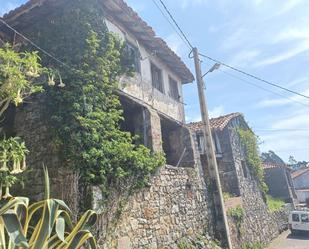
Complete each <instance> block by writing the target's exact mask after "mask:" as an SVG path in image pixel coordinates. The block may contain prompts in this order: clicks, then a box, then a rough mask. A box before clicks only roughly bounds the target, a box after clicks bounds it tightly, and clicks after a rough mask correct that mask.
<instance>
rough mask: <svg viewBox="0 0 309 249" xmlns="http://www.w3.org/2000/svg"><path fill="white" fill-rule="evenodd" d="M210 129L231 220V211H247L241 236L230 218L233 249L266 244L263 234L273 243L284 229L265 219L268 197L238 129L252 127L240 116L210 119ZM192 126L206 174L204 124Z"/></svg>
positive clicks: (267, 214) (234, 114) (233, 114)
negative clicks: (250, 163) (248, 157)
mask: <svg viewBox="0 0 309 249" xmlns="http://www.w3.org/2000/svg"><path fill="white" fill-rule="evenodd" d="M210 126H211V130H212V138H213V143H214V147H215V152H216V158H217V164H218V169H219V175H220V180H221V185H222V190H223V192H224V196H225V200H224V203H225V208H226V210H227V214H228V217H229V210H233V209H235V208H242V210H243V211H244V220H243V222H242V227H241V231H242V232H241V233H240V232H239V231H238V232H237V224H236V223H235V220H233V219H229V229H230V231H231V234H232V244H233V245H234V246H235V247H234V248H241V246H242V245H244V244H247V243H262V242H263V243H265V239H264V240H263V241H262V240H260V238H261V235H260V232H262V233H263V236H266V238H267V239H266V240H271V239H272V238H274V237H275V236H276V234H278V231H279V230H280V229H282V228H281V227H280V226H279V225H277V224H276V222H273V221H272V222H271V224H270V223H269V222H268V219H267V218H265V217H269V216H270V214H269V211H268V207H267V204H266V201H265V196H264V195H263V194H262V189H261V187H260V184H259V182H258V179H257V177H256V176H255V174H254V172H253V170H252V169H251V167H250V165H248V163H247V158H246V151H245V148H244V146H243V144H242V142H241V138H240V135H239V132H238V130H239V129H243V130H250V127H249V126H248V124H247V122H246V120H245V118H244V116H243V115H242V114H241V113H231V114H228V115H225V116H221V117H218V118H213V119H211V120H210ZM189 127H190V129H191V130H192V131H193V133H194V135H195V141H196V146H197V147H198V150H199V152H200V158H201V163H202V167H204V168H205V172H207V169H208V163H207V156H206V151H205V149H204V143H205V139H204V135H203V124H202V122H196V123H191V124H189ZM274 220H276V219H274ZM235 231H236V232H235ZM266 233H267V235H266ZM236 245H237V246H238V247H237V246H236Z"/></svg>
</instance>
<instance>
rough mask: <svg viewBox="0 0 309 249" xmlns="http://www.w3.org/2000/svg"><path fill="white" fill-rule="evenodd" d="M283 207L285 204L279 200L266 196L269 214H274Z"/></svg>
mask: <svg viewBox="0 0 309 249" xmlns="http://www.w3.org/2000/svg"><path fill="white" fill-rule="evenodd" d="M284 205H285V202H284V201H283V200H281V199H279V198H273V197H272V196H270V195H267V206H268V210H269V211H270V212H276V211H279V210H281V209H282V208H283V207H284Z"/></svg>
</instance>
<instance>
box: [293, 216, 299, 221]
mask: <svg viewBox="0 0 309 249" xmlns="http://www.w3.org/2000/svg"><path fill="white" fill-rule="evenodd" d="M292 221H295V222H299V215H298V214H292Z"/></svg>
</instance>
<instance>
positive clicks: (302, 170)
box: [292, 168, 309, 179]
mask: <svg viewBox="0 0 309 249" xmlns="http://www.w3.org/2000/svg"><path fill="white" fill-rule="evenodd" d="M307 172H309V168H304V169H300V170H297V171H294V172H292V178H293V179H294V178H297V177H299V176H301V175H303V174H305V173H307Z"/></svg>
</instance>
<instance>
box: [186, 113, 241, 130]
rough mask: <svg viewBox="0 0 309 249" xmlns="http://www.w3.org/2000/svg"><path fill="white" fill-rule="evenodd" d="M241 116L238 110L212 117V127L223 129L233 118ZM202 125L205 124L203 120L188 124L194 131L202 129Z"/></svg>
mask: <svg viewBox="0 0 309 249" xmlns="http://www.w3.org/2000/svg"><path fill="white" fill-rule="evenodd" d="M239 116H242V114H241V113H238V112H236V113H230V114H227V115H224V116H221V117H218V118H212V119H210V126H211V129H213V130H223V129H224V128H225V127H226V126H227V125H228V123H229V122H230V121H231V120H232V119H233V118H236V117H239ZM202 125H203V124H202V122H201V121H200V122H192V123H189V124H188V126H189V128H190V129H191V130H192V131H195V132H196V131H200V130H202Z"/></svg>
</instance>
